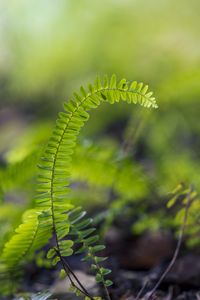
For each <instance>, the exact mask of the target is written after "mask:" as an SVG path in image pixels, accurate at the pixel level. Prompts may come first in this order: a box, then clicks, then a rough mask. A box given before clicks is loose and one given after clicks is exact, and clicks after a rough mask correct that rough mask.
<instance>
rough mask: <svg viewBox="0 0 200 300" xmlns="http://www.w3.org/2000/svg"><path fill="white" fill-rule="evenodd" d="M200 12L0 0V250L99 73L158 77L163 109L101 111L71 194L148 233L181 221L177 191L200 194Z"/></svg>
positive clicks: (123, 2)
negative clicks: (173, 196) (68, 104)
mask: <svg viewBox="0 0 200 300" xmlns="http://www.w3.org/2000/svg"><path fill="white" fill-rule="evenodd" d="M199 11H200V1H199V0H191V1H190V3H188V1H187V0H177V1H172V0H161V1H156V0H151V1H145V0H140V1H139V0H135V1H132V0H117V1H114V0H106V1H105V0H103V1H101V2H98V1H91V0H84V1H72V0H67V1H64V0H59V1H44V0H41V1H38V2H35V1H33V0H30V1H25V0H18V1H15V0H10V1H6V0H3V1H1V2H0V24H1V26H0V202H1V203H2V204H1V209H0V225H1V226H0V236H1V239H0V249H1V245H2V242H4V241H5V240H6V239H7V238H8V237H9V235H10V234H11V233H12V232H13V229H14V227H15V226H16V225H17V224H19V223H20V219H19V216H20V215H21V214H22V212H23V211H24V210H25V209H26V208H31V207H32V202H33V201H32V196H33V186H34V181H35V177H36V173H37V169H36V164H37V162H38V158H39V156H40V153H41V151H42V148H43V145H44V144H45V142H46V141H47V139H48V137H49V134H50V132H51V130H52V123H53V121H54V119H55V115H56V113H57V112H58V111H60V110H61V103H62V102H63V100H64V99H68V97H69V96H70V94H71V92H72V89H74V87H76V86H79V85H80V84H82V83H85V82H89V81H90V80H91V78H93V77H94V75H96V73H99V74H101V73H108V74H111V73H113V72H115V73H116V74H117V75H118V76H119V77H126V78H128V79H134V78H136V79H138V80H141V81H144V82H148V83H149V84H150V85H151V87H152V89H153V90H155V94H156V98H157V101H158V104H159V110H157V111H156V112H153V113H146V112H145V111H143V110H141V109H140V108H137V109H136V108H134V110H133V111H132V109H130V107H128V106H126V105H121V104H116V105H115V107H114V108H113V107H110V106H109V105H106V104H105V105H104V106H102V107H101V108H100V109H99V110H98V111H97V112H96V111H94V112H92V114H91V119H90V121H89V122H88V124H87V125H86V127H85V128H84V130H83V132H82V133H81V137H80V143H79V146H78V147H77V150H76V153H75V154H74V164H73V166H72V183H71V184H72V186H73V190H72V193H71V197H72V198H73V199H74V200H75V201H76V203H77V204H81V205H82V206H83V207H84V206H85V207H86V206H87V208H88V209H91V210H92V209H100V210H102V211H103V218H106V220H107V223H109V224H110V223H112V222H113V220H114V219H115V218H116V216H118V215H119V214H121V215H123V213H124V214H125V216H126V214H127V215H128V216H129V217H130V218H132V222H133V223H134V224H133V227H132V229H133V231H134V232H137V233H141V232H143V231H144V230H148V229H150V228H151V229H153V230H158V229H159V228H163V227H167V226H169V225H170V226H176V225H175V223H176V221H175V220H174V219H173V218H171V217H170V215H169V213H168V211H166V208H165V204H166V198H167V197H165V196H166V194H167V193H168V192H169V191H170V190H172V189H173V188H174V186H176V185H177V183H178V182H185V183H186V184H187V185H188V184H189V183H193V184H194V186H195V187H196V189H197V191H198V192H200V175H199V174H200V173H199V167H200V155H199V147H200V134H199V133H200V122H199V111H200V99H199V98H200V85H199V81H200V71H199V70H200V69H199V66H200V52H199V48H200V39H199V28H200V18H199ZM163 195H164V196H163ZM197 203H198V201H196V202H194V204H193V205H194V206H195V205H197V206H198V205H199V204H197ZM195 207H196V206H195ZM195 209H196V210H197V209H198V207H196V208H195ZM197 226H198V224H197V225H196V227H195V226H194V228H197ZM194 230H195V229H194ZM191 244H192V242H191Z"/></svg>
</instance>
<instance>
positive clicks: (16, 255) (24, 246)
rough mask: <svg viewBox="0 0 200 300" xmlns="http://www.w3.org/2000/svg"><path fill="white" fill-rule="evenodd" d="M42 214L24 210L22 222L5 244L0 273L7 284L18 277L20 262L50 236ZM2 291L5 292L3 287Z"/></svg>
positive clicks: (48, 227) (0, 261)
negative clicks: (2, 267) (2, 268)
mask: <svg viewBox="0 0 200 300" xmlns="http://www.w3.org/2000/svg"><path fill="white" fill-rule="evenodd" d="M43 214H44V213H42V212H39V213H38V212H37V211H36V210H33V209H32V210H29V211H27V212H25V214H24V216H23V223H22V224H21V225H20V226H19V227H18V228H17V229H16V230H15V232H16V234H15V235H13V237H12V238H11V239H10V240H9V241H8V242H7V243H6V244H5V247H4V249H3V253H2V255H1V257H0V263H1V264H2V266H4V272H2V270H1V268H0V273H1V275H2V274H3V277H4V281H7V282H8V285H10V283H9V281H10V282H12V281H13V280H15V281H16V280H18V279H19V275H20V274H21V265H22V263H23V262H25V261H26V260H27V259H28V257H31V256H32V255H33V254H34V253H35V251H36V250H37V249H38V248H40V247H41V246H42V245H43V244H44V243H47V242H48V239H49V238H50V235H51V227H50V226H51V222H49V223H48V222H47V221H46V218H44V216H43ZM44 220H45V222H44ZM49 225H50V226H49ZM36 236H37V238H36ZM0 290H1V289H0ZM4 291H5V292H6V289H5V287H4ZM7 292H10V291H9V290H8V291H7Z"/></svg>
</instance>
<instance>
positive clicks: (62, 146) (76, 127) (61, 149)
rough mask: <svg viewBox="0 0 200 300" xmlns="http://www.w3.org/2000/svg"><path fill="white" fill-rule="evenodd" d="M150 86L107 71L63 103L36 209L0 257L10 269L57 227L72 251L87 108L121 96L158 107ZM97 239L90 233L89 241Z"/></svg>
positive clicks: (62, 246) (60, 244)
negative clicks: (74, 170)
mask: <svg viewBox="0 0 200 300" xmlns="http://www.w3.org/2000/svg"><path fill="white" fill-rule="evenodd" d="M147 90H148V86H144V85H143V84H142V83H137V82H136V81H134V82H132V83H129V82H127V81H126V80H125V79H122V80H121V81H119V82H118V81H117V79H116V76H115V75H113V76H112V77H111V79H109V78H108V76H105V77H104V81H103V83H101V81H100V78H99V77H97V78H96V80H95V83H94V85H89V87H88V89H86V88H84V87H81V88H80V92H79V93H74V95H73V97H72V99H71V100H70V101H69V102H68V103H64V112H61V113H60V114H59V117H58V119H57V121H56V126H55V129H54V130H53V133H52V135H51V137H50V139H49V142H48V144H47V147H46V149H45V151H44V154H43V157H42V158H41V163H40V165H39V168H40V169H41V173H40V175H39V177H38V193H37V196H36V208H35V210H33V211H31V212H30V213H28V214H26V216H25V218H24V222H23V224H22V225H20V226H19V227H18V229H17V234H16V235H14V236H13V237H12V238H11V240H10V241H9V242H8V243H7V244H6V246H5V248H4V251H3V254H2V257H1V258H0V259H1V261H3V262H4V263H5V265H6V266H7V269H8V270H12V269H15V268H17V267H18V266H19V265H20V263H21V262H23V260H24V257H25V256H26V254H29V253H30V255H31V254H32V253H33V252H34V251H35V250H36V249H38V248H41V247H42V246H43V245H45V244H46V243H47V240H48V238H49V237H50V236H51V234H52V232H54V233H55V236H56V247H57V250H58V251H59V253H61V254H63V255H66V256H67V255H69V254H70V253H71V250H70V249H71V245H72V243H71V244H69V242H67V241H66V240H65V237H66V236H67V235H68V234H69V230H70V222H69V220H68V218H67V214H66V212H67V211H69V210H70V209H72V205H70V204H69V199H68V190H69V179H70V167H71V158H72V154H73V152H74V148H75V145H76V139H77V136H78V134H79V131H80V129H81V128H82V127H83V126H84V124H85V122H86V121H87V120H88V118H89V114H88V112H87V111H89V110H90V109H92V108H96V107H98V106H99V105H100V104H101V103H103V102H108V103H110V104H113V103H115V102H119V101H120V100H122V101H126V102H127V103H129V104H130V103H134V104H136V103H138V104H140V105H142V106H144V107H147V108H150V107H152V108H157V104H156V101H155V98H154V97H152V92H147ZM93 241H94V240H89V238H88V240H87V243H89V242H93ZM65 251H66V252H65ZM49 255H50V253H49ZM51 255H52V257H54V261H53V262H54V264H56V263H57V262H58V261H60V257H59V256H58V255H56V253H53V249H52V250H51ZM102 272H105V271H102ZM99 279H100V277H99V276H98V278H97V280H99Z"/></svg>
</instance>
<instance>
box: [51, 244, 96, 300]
mask: <svg viewBox="0 0 200 300" xmlns="http://www.w3.org/2000/svg"><path fill="white" fill-rule="evenodd" d="M54 249H55V251H56V253H57V255H58V256H59V258H60V261H61V263H62V266H63V269H64V270H65V273H66V274H67V276H68V278H69V280H70V283H71V285H72V286H74V287H75V288H76V289H77V290H79V291H80V292H81V293H82V294H83V295H85V296H87V297H89V298H90V299H91V300H94V298H93V297H92V296H91V295H90V294H89V293H88V291H87V290H86V289H85V288H84V286H83V285H82V283H81V282H80V280H79V279H78V277H77V276H76V275H75V274H74V272H73V271H72V269H71V267H70V266H69V264H68V263H67V262H66V261H65V260H64V259H63V257H62V256H61V254H60V252H59V251H58V250H57V249H56V248H54ZM71 276H73V277H74V279H75V280H76V282H77V283H78V285H79V286H80V288H79V287H78V286H77V285H76V284H75V283H74V281H73V279H72V278H71Z"/></svg>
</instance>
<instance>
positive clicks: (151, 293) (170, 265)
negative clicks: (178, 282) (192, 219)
mask: <svg viewBox="0 0 200 300" xmlns="http://www.w3.org/2000/svg"><path fill="white" fill-rule="evenodd" d="M190 192H191V190H190ZM190 192H189V193H188V195H187V203H186V206H185V214H184V218H183V223H182V226H181V229H180V233H179V238H178V243H177V246H176V250H175V252H174V255H173V258H172V260H171V262H170V263H169V265H168V267H167V269H166V270H165V271H164V273H163V274H162V276H161V277H160V279H159V280H158V282H157V283H156V285H155V287H154V288H153V290H152V291H151V292H150V293H149V295H148V296H147V299H146V300H149V299H151V297H152V296H153V294H154V293H155V292H156V290H157V288H158V287H159V285H160V284H161V282H162V281H163V280H164V278H165V277H166V275H167V274H168V272H169V271H170V270H171V268H172V267H173V265H174V263H175V261H176V259H177V256H178V254H179V251H180V247H181V244H182V240H183V235H184V231H185V227H186V223H187V219H188V213H189V207H190V204H191V201H190Z"/></svg>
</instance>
